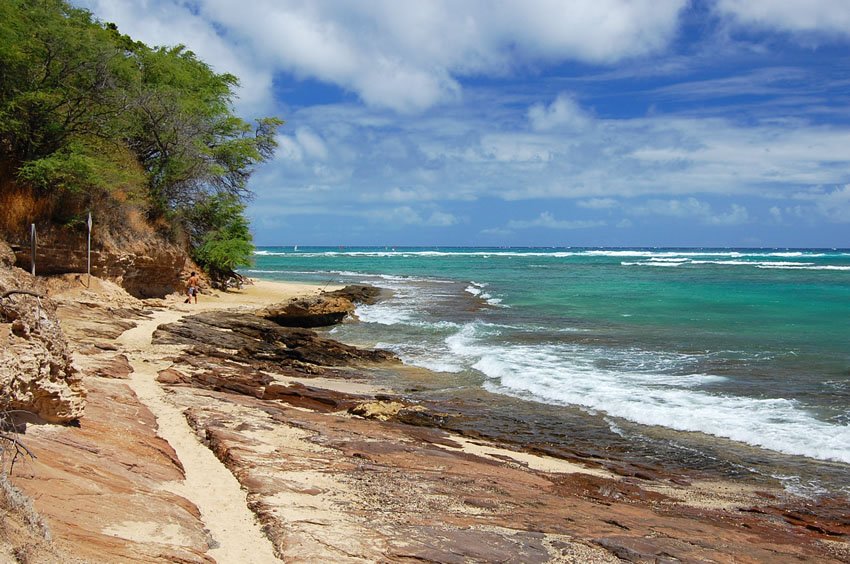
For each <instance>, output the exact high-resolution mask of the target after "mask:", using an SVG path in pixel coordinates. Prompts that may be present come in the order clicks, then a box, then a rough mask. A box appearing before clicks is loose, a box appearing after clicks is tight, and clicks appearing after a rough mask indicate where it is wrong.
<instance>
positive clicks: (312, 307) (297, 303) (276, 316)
mask: <svg viewBox="0 0 850 564" xmlns="http://www.w3.org/2000/svg"><path fill="white" fill-rule="evenodd" d="M353 313H354V304H353V303H352V302H351V300H349V299H347V298H343V297H338V296H309V297H304V298H292V299H291V300H289V301H288V302H283V303H280V304H275V305H271V306H268V307H266V308H264V309H261V310H260V311H258V312H257V315H259V316H260V317H264V318H265V319H268V320H270V321H274V322H275V323H277V324H278V325H281V326H283V327H305V328H309V327H327V326H329V325H336V324H337V323H340V322H342V320H343V319H345V316H347V315H350V314H353Z"/></svg>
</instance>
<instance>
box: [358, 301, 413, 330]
mask: <svg viewBox="0 0 850 564" xmlns="http://www.w3.org/2000/svg"><path fill="white" fill-rule="evenodd" d="M355 313H356V314H357V317H359V318H360V321H364V322H366V323H378V324H380V325H398V324H401V323H410V322H411V321H413V320H414V314H413V312H412V311H409V310H407V309H404V308H403V307H400V306H398V305H387V304H386V303H381V302H379V303H377V304H374V305H359V306H357V309H356V310H355Z"/></svg>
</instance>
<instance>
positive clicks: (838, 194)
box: [794, 184, 850, 223]
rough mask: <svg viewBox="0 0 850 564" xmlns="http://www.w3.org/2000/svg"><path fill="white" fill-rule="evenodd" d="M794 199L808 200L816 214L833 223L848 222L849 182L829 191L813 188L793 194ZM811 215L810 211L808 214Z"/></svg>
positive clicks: (849, 203) (849, 207)
mask: <svg viewBox="0 0 850 564" xmlns="http://www.w3.org/2000/svg"><path fill="white" fill-rule="evenodd" d="M794 199H796V200H808V201H810V202H812V204H813V210H812V211H814V212H816V213H817V214H818V215H820V216H822V217H824V218H826V219H827V220H828V221H831V222H834V223H850V184H847V185H845V186H842V187H840V188H835V189H834V190H831V191H824V190H821V189H813V190H810V191H808V192H801V193H798V194H795V195H794ZM809 215H810V216H811V213H810V214H809Z"/></svg>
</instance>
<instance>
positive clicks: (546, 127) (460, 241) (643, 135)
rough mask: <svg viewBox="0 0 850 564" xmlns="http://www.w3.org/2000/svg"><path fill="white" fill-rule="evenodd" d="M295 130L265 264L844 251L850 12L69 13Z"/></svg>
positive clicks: (180, 6) (210, 0) (222, 4)
mask: <svg viewBox="0 0 850 564" xmlns="http://www.w3.org/2000/svg"><path fill="white" fill-rule="evenodd" d="M75 3H76V4H77V5H80V6H82V7H86V8H88V9H90V10H91V11H92V12H94V14H95V15H96V16H97V17H99V18H100V19H101V20H103V21H109V22H114V23H116V24H118V26H119V28H120V29H121V30H122V31H123V32H125V33H129V34H130V35H132V36H133V37H135V38H137V39H140V40H142V41H145V42H146V43H148V44H153V45H174V44H178V43H182V44H185V45H187V46H188V47H189V48H190V49H191V50H193V51H195V52H196V53H197V54H198V55H199V56H200V57H201V58H202V59H204V60H205V61H207V62H209V63H210V64H211V65H212V66H213V68H215V69H216V70H217V71H220V72H225V71H226V72H231V73H233V74H236V75H237V76H239V77H240V80H241V88H240V91H239V99H238V100H237V101H236V109H237V111H238V112H239V113H240V115H242V116H243V117H245V118H252V117H258V116H264V115H278V116H280V117H282V118H283V119H285V120H286V125H285V126H284V127H283V128H282V129H281V132H280V137H279V141H280V147H279V150H278V152H277V155H276V156H275V158H274V160H273V161H271V162H269V163H266V164H264V165H263V166H262V167H261V168H259V169H258V170H257V171H256V173H255V174H254V176H253V178H252V180H251V188H252V190H253V191H254V192H255V194H256V197H255V199H254V200H253V201H252V202H251V204H250V206H249V208H248V213H249V216H250V217H251V220H252V230H253V232H254V236H255V242H256V243H257V244H259V245H274V244H281V245H292V244H299V245H397V246H398V245H428V246H430V245H436V246H447V245H485V246H500V245H511V246H523V245H529V246H537V245H541V246H550V245H557V246H777V247H787V246H793V247H810V246H823V247H850V2H848V1H847V0H716V1H691V2H689V1H686V0H633V1H626V0H573V1H560V2H558V1H553V0H523V1H508V0H502V1H497V0H487V1H485V0H405V1H399V0H359V1H354V0H347V1H342V0H324V1H322V0H313V1H307V0H244V1H242V2H232V1H230V0H196V1H179V0H144V1H138V0H78V1H76V2H75Z"/></svg>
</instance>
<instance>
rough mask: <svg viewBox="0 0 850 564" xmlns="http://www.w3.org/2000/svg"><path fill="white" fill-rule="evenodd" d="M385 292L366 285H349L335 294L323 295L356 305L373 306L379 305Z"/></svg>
mask: <svg viewBox="0 0 850 564" xmlns="http://www.w3.org/2000/svg"><path fill="white" fill-rule="evenodd" d="M384 292H385V290H382V289H381V288H376V287H374V286H368V285H365V284H349V285H348V286H346V287H345V288H340V289H339V290H334V291H333V292H324V293H323V294H322V295H324V296H330V297H337V298H345V299H347V300H349V301H350V302H352V303H355V304H366V305H372V304H376V303H378V301H379V300H380V299H381V295H382V294H383V293H384Z"/></svg>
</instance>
